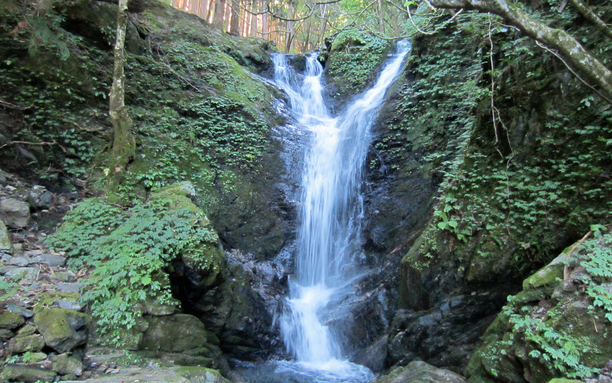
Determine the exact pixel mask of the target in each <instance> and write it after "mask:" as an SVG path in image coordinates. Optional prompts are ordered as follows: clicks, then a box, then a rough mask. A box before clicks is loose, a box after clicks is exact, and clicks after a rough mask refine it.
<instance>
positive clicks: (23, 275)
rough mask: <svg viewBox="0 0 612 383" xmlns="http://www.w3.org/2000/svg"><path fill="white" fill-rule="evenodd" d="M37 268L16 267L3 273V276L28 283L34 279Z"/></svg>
mask: <svg viewBox="0 0 612 383" xmlns="http://www.w3.org/2000/svg"><path fill="white" fill-rule="evenodd" d="M39 270H40V269H39V268H37V267H17V268H15V269H12V270H10V271H9V272H7V273H6V274H4V276H5V277H8V278H10V279H12V280H13V281H15V282H22V283H24V284H30V283H32V282H34V280H35V279H36V275H37V274H38V271H39Z"/></svg>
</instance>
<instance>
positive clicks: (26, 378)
mask: <svg viewBox="0 0 612 383" xmlns="http://www.w3.org/2000/svg"><path fill="white" fill-rule="evenodd" d="M56 376H57V374H56V373H55V372H54V371H49V370H43V369H41V368H40V367H29V366H21V365H14V364H9V365H6V366H4V370H2V379H4V380H5V381H9V382H25V383H34V382H53V381H54V380H55V377H56Z"/></svg>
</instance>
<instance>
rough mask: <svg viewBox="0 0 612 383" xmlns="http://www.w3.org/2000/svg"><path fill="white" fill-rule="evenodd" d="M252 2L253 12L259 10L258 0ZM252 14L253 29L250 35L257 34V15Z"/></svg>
mask: <svg viewBox="0 0 612 383" xmlns="http://www.w3.org/2000/svg"><path fill="white" fill-rule="evenodd" d="M251 4H252V5H253V13H257V12H259V8H258V7H257V0H253V1H252V2H251ZM250 16H251V31H250V33H249V36H257V15H250Z"/></svg>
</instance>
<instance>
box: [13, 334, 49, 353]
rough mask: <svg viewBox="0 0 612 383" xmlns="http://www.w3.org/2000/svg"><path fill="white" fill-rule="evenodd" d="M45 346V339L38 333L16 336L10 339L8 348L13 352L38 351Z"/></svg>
mask: <svg viewBox="0 0 612 383" xmlns="http://www.w3.org/2000/svg"><path fill="white" fill-rule="evenodd" d="M43 347H45V340H44V339H43V337H42V336H41V335H40V334H34V335H27V336H17V337H15V338H13V339H12V341H11V343H10V345H9V347H8V350H9V351H10V352H12V353H13V354H21V353H24V352H32V351H40V350H42V349H43Z"/></svg>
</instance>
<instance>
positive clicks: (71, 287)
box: [55, 283, 82, 293]
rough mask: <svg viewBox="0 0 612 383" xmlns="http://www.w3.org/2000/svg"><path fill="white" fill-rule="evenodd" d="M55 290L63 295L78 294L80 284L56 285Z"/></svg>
mask: <svg viewBox="0 0 612 383" xmlns="http://www.w3.org/2000/svg"><path fill="white" fill-rule="evenodd" d="M55 286H56V287H57V289H58V290H59V291H61V292H64V293H78V292H79V291H81V286H82V284H81V283H58V284H56V285H55Z"/></svg>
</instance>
